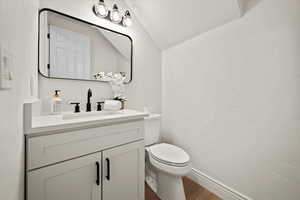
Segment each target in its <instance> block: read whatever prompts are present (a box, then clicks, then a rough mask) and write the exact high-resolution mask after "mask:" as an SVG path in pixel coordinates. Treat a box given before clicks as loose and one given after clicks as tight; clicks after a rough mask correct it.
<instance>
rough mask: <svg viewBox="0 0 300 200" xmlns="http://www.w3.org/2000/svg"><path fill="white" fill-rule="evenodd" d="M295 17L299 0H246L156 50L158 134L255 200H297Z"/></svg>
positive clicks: (299, 86)
mask: <svg viewBox="0 0 300 200" xmlns="http://www.w3.org/2000/svg"><path fill="white" fill-rule="evenodd" d="M299 20H300V1H299V0H263V1H254V4H253V5H251V9H249V10H248V12H247V13H246V14H245V16H244V17H242V18H241V19H240V20H236V21H234V22H232V23H230V24H228V25H225V26H223V27H220V28H218V29H215V30H213V31H210V32H208V33H206V34H203V35H201V36H198V37H196V38H194V39H192V40H189V41H187V42H185V43H183V44H180V45H178V46H175V47H173V48H171V49H168V50H166V51H165V52H163V132H164V138H165V140H167V141H171V142H173V143H175V144H178V145H179V146H181V147H183V148H184V149H186V150H187V151H188V152H189V153H190V155H191V157H192V161H193V166H194V167H195V168H196V169H198V170H200V171H202V172H204V173H206V174H208V175H210V176H212V177H214V178H215V179H217V180H219V181H221V182H222V183H224V184H225V185H227V186H229V187H232V188H234V189H236V190H237V191H239V192H241V193H243V194H246V195H248V196H250V197H252V198H253V199H256V200H283V199H288V200H296V199H300V190H299V188H300V170H299V169H300V156H299V152H300V134H299V131H300V23H299V22H300V21H299Z"/></svg>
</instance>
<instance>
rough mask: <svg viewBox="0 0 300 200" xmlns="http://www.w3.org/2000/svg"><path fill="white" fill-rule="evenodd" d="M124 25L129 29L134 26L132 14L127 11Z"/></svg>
mask: <svg viewBox="0 0 300 200" xmlns="http://www.w3.org/2000/svg"><path fill="white" fill-rule="evenodd" d="M123 25H124V26H126V27H129V26H131V25H132V19H131V15H130V12H129V11H128V10H126V12H125V15H124V18H123Z"/></svg>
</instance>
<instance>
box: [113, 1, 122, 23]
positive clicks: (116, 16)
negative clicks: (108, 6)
mask: <svg viewBox="0 0 300 200" xmlns="http://www.w3.org/2000/svg"><path fill="white" fill-rule="evenodd" d="M110 19H111V21H112V22H114V23H116V24H118V23H120V22H121V20H122V17H121V15H120V12H119V9H118V6H117V5H116V4H114V6H113V9H112V11H111V13H110Z"/></svg>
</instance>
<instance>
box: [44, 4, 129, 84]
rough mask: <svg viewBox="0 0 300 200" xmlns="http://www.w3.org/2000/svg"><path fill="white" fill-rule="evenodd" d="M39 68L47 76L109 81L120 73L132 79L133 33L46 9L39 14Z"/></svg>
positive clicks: (126, 79) (126, 80)
mask: <svg viewBox="0 0 300 200" xmlns="http://www.w3.org/2000/svg"><path fill="white" fill-rule="evenodd" d="M39 72H40V74H42V75H43V76H44V77H47V78H59V79H72V80H91V81H104V82H105V81H107V80H108V79H107V75H108V76H110V75H111V74H115V73H121V74H122V75H123V76H125V83H129V82H131V80H132V39H131V38H130V36H128V35H125V34H122V33H118V32H116V31H112V30H109V29H106V28H103V27H100V26H98V25H95V24H91V23H89V22H85V21H83V20H80V19H76V18H74V17H71V16H68V15H65V14H62V13H59V12H57V11H54V10H50V9H43V10H41V11H40V14H39Z"/></svg>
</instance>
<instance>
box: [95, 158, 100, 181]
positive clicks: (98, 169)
mask: <svg viewBox="0 0 300 200" xmlns="http://www.w3.org/2000/svg"><path fill="white" fill-rule="evenodd" d="M96 167H97V179H96V184H97V185H100V164H99V162H96Z"/></svg>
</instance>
